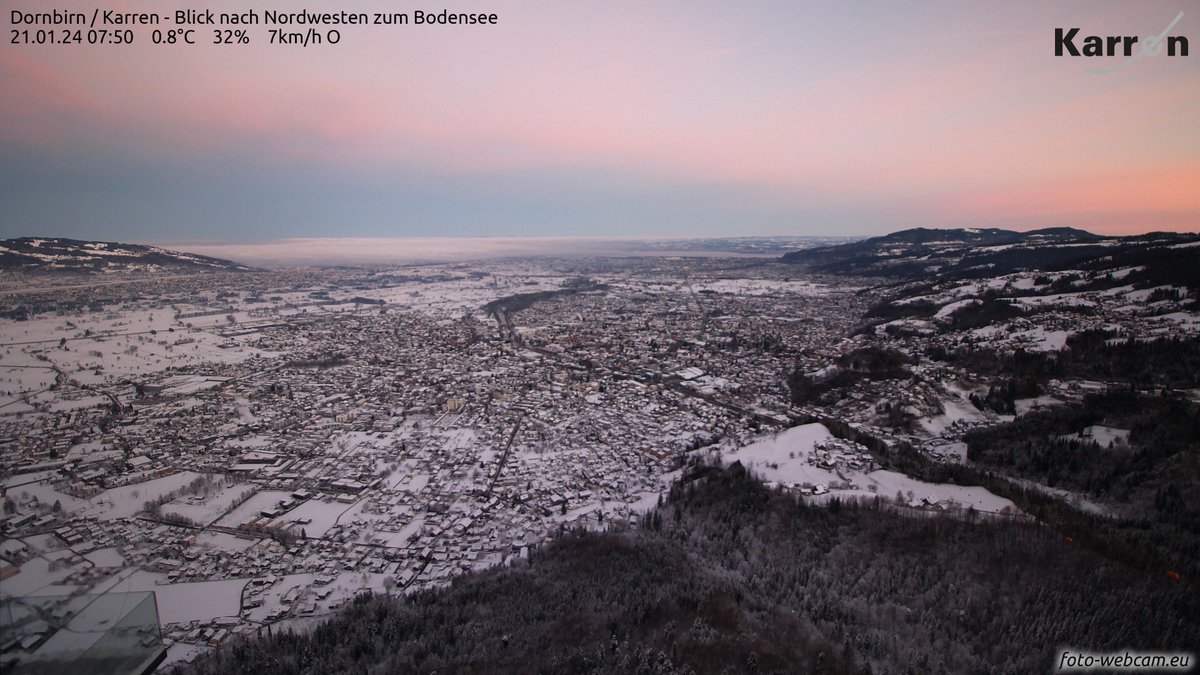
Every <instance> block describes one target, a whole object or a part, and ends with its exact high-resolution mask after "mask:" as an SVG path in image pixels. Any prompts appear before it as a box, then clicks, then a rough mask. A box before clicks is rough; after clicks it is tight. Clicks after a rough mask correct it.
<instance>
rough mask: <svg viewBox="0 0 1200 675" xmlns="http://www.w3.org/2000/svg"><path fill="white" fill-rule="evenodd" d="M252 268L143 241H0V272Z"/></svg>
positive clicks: (49, 238) (21, 238)
mask: <svg viewBox="0 0 1200 675" xmlns="http://www.w3.org/2000/svg"><path fill="white" fill-rule="evenodd" d="M252 269H253V268H252V267H247V266H246V265H241V264H239V263H235V262H233V261H230V260H223V259H221V258H210V257H208V256H203V255H197V254H194V253H183V252H180V251H172V250H170V249H165V248H160V247H158V246H146V245H143V244H122V243H117V242H106V241H81V240H78V239H65V238H55V237H20V238H17V239H2V240H0V270H4V271H28V272H76V273H90V274H97V273H113V272H135V271H170V270H175V271H192V272H200V271H206V270H207V271H231V272H245V271H250V270H252Z"/></svg>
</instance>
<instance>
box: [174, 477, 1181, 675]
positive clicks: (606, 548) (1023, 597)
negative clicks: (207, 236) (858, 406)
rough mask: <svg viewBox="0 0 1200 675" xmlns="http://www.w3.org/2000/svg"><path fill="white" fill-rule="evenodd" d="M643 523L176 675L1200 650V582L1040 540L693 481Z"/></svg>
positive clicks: (738, 668)
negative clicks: (1068, 649) (1199, 586)
mask: <svg viewBox="0 0 1200 675" xmlns="http://www.w3.org/2000/svg"><path fill="white" fill-rule="evenodd" d="M692 476H693V479H692V480H690V481H686V482H684V483H681V484H680V485H679V486H677V487H676V488H675V489H674V491H673V493H672V495H671V498H670V499H669V500H668V501H667V503H666V504H664V505H663V506H661V507H659V509H658V510H656V511H655V512H653V513H652V514H650V515H649V516H647V517H646V519H645V522H644V524H643V526H642V527H640V528H637V529H631V530H623V531H611V532H607V533H568V534H566V535H564V536H562V537H560V538H558V539H556V540H554V541H552V542H551V543H549V544H547V545H546V546H544V547H543V548H542V549H541V550H540V551H538V552H536V553H535V554H534V555H532V556H531V558H530V560H529V563H528V565H522V566H520V567H515V568H508V569H492V570H489V571H486V572H483V573H478V574H472V575H468V576H465V577H462V578H459V579H457V580H456V581H455V582H454V583H453V584H452V585H451V586H450V587H448V588H444V589H441V590H437V591H429V592H422V593H418V594H416V595H413V596H410V597H407V598H387V597H369V598H360V599H358V600H356V601H355V602H354V603H353V604H352V605H351V606H349V607H347V608H346V609H345V610H343V611H342V612H341V613H340V614H338V615H336V616H335V617H333V618H332V619H331V620H329V621H328V622H326V623H324V624H322V625H321V626H320V627H318V628H317V629H316V630H315V631H314V632H312V633H310V634H304V635H298V634H294V633H291V632H277V633H275V634H274V635H273V636H272V637H269V638H264V639H259V640H250V641H246V642H238V643H234V644H232V645H226V646H224V647H222V648H221V649H220V650H218V651H217V652H216V653H215V654H211V655H208V656H205V657H202V658H200V659H199V660H198V661H196V662H195V663H194V664H192V665H190V666H185V667H180V668H177V669H176V670H175V671H174V672H175V673H177V674H178V675H181V674H183V673H203V674H208V673H213V674H216V673H265V672H270V673H314V674H315V673H322V674H324V673H363V672H380V673H384V672H386V673H400V672H425V673H428V672H433V671H436V672H438V673H511V672H529V673H631V672H641V673H684V672H695V673H721V672H736V673H767V672H777V673H797V672H812V673H868V672H870V673H910V672H911V673H918V672H920V673H941V672H951V673H988V672H995V673H1030V672H1045V671H1047V670H1049V669H1050V667H1051V661H1052V658H1053V652H1054V651H1055V650H1056V649H1057V648H1058V647H1060V646H1070V647H1072V648H1075V649H1080V650H1092V651H1101V652H1103V651H1115V650H1118V649H1125V648H1128V647H1130V646H1136V647H1137V648H1138V649H1139V650H1142V651H1144V650H1154V649H1162V650H1175V651H1179V650H1184V649H1188V648H1194V646H1195V645H1197V644H1200V621H1198V620H1197V617H1200V593H1198V592H1197V588H1196V585H1195V580H1194V579H1190V578H1188V577H1186V576H1185V577H1184V578H1183V579H1181V580H1173V579H1172V578H1170V577H1168V576H1167V575H1165V574H1163V573H1162V572H1161V571H1156V570H1147V569H1137V568H1133V567H1130V566H1127V565H1125V564H1122V563H1118V562H1116V561H1114V560H1111V559H1107V558H1104V557H1102V556H1101V555H1099V554H1097V553H1095V552H1093V551H1091V550H1088V549H1087V548H1084V547H1082V546H1080V545H1078V544H1075V543H1073V542H1072V541H1070V540H1069V539H1068V538H1067V537H1066V536H1064V535H1063V533H1061V532H1055V531H1053V530H1052V529H1050V528H1048V527H1040V526H1032V525H1019V524H1015V523H999V522H974V523H972V522H964V521H962V520H953V519H950V518H943V517H911V516H906V515H899V514H896V513H893V512H891V511H890V510H888V509H887V508H883V507H874V506H849V505H842V504H839V503H836V502H835V503H833V504H832V505H831V506H830V507H828V508H825V507H810V506H805V505H802V504H798V503H797V502H796V501H795V499H794V498H793V497H791V496H789V495H785V494H782V493H778V492H773V491H769V490H768V489H766V488H765V487H763V486H762V485H761V484H760V483H759V482H757V481H756V480H754V479H753V478H752V477H750V476H747V475H746V473H745V471H743V470H742V469H741V466H740V465H739V464H734V465H733V466H732V467H731V468H730V469H727V470H722V469H713V468H708V469H703V468H702V469H698V470H694V471H693V472H692Z"/></svg>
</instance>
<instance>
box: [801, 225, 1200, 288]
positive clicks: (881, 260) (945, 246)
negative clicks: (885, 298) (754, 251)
mask: <svg viewBox="0 0 1200 675" xmlns="http://www.w3.org/2000/svg"><path fill="white" fill-rule="evenodd" d="M1198 241H1200V234H1180V233H1169V232H1151V233H1148V234H1143V235H1134V236H1127V237H1106V236H1103V235H1098V234H1094V233H1092V232H1088V231H1086V230H1080V229H1076V228H1072V227H1052V228H1045V229H1040V230H1030V231H1028V232H1016V231H1013V230H1002V229H999V228H959V229H944V230H942V229H930V228H913V229H908V230H901V231H898V232H893V233H891V234H887V235H883V236H881V237H872V238H870V239H864V240H861V241H856V242H851V243H848V244H841V245H837V246H825V247H820V248H810V249H804V250H800V251H793V252H791V253H787V254H785V255H784V256H783V258H782V260H783V262H786V263H792V264H797V265H804V266H806V267H808V268H810V269H811V270H813V271H816V272H824V273H832V274H851V275H861V276H892V277H899V278H905V279H914V278H920V277H924V276H928V275H930V274H938V275H941V276H961V277H970V276H990V275H996V274H1004V273H1007V272H1012V271H1016V270H1020V269H1036V270H1047V269H1059V268H1063V267H1069V266H1071V265H1075V264H1084V263H1087V262H1089V261H1090V262H1093V263H1094V262H1095V260H1096V259H1097V258H1102V257H1108V258H1111V259H1112V260H1113V262H1114V266H1115V265H1116V264H1117V263H1118V262H1120V260H1121V259H1123V258H1131V257H1137V256H1138V255H1140V254H1143V253H1145V252H1146V251H1147V250H1150V249H1164V250H1165V249H1170V248H1172V247H1179V246H1180V245H1183V244H1189V243H1191V242H1198ZM1181 254H1182V253H1181Z"/></svg>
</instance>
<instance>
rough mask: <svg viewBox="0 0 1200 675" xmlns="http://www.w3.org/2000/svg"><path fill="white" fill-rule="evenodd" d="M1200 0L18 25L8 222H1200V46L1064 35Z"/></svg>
mask: <svg viewBox="0 0 1200 675" xmlns="http://www.w3.org/2000/svg"><path fill="white" fill-rule="evenodd" d="M118 4H120V5H121V8H122V9H123V10H128V11H134V10H138V11H168V10H173V9H175V7H174V5H171V6H170V7H168V6H166V5H163V4H162V3H156V2H151V1H150V0H123V2H121V3H118ZM205 4H206V6H207V7H209V8H211V9H213V10H214V11H222V10H243V11H244V10H245V9H247V8H249V7H253V8H256V9H260V10H261V9H263V8H282V7H281V6H280V5H277V4H276V3H273V2H262V3H259V2H257V0H255V1H254V2H251V3H247V2H246V1H245V0H212V1H210V2H207V3H205ZM94 6H95V5H94V0H62V1H61V2H56V3H55V7H56V8H57V9H63V10H79V11H90V9H91V8H93V7H94ZM1193 7H1194V6H1193V5H1190V4H1185V3H1181V2H1179V1H1178V0H1176V1H1164V0H1149V1H1147V2H1138V3H1134V2H1124V1H1120V2H1118V1H1116V0H1097V1H1093V0H1064V1H1062V2H1054V3H1045V2H1038V1H1035V0H1016V1H1014V2H1006V3H1001V2H983V1H967V0H956V1H949V0H931V1H928V2H920V3H908V4H904V5H903V6H902V3H895V2H885V1H884V0H860V1H854V0H849V1H845V2H832V1H830V2H805V3H800V2H750V3H739V4H736V5H735V4H731V3H728V4H727V3H712V4H702V5H701V4H697V3H688V2H683V1H682V0H671V1H664V2H658V3H644V2H634V1H632V0H615V1H614V2H607V3H595V2H562V1H558V0H556V1H551V0H532V1H525V2H516V1H507V2H487V3H485V2H478V1H474V0H465V1H463V2H456V3H453V4H452V5H448V8H449V9H450V10H451V11H456V12H458V11H461V12H472V11H484V10H486V11H488V12H495V13H497V14H498V15H499V18H500V21H499V24H498V25H496V26H473V27H465V26H460V27H439V28H428V29H416V27H412V26H409V27H404V28H403V29H396V30H393V31H390V32H389V31H384V30H372V29H370V28H374V27H369V28H368V29H364V30H351V29H350V28H347V29H346V30H345V31H344V33H345V36H346V37H345V39H344V41H343V43H342V44H340V45H338V46H336V48H335V47H332V46H328V45H327V46H325V48H310V49H289V48H283V49H281V48H280V47H278V46H270V45H267V44H265V40H261V41H256V42H254V43H253V44H251V45H249V46H246V47H237V48H233V49H220V48H214V47H213V46H212V45H195V46H193V47H189V48H186V49H185V48H164V47H161V46H157V47H156V46H154V45H151V44H149V40H148V39H144V33H143V34H142V35H143V40H142V42H140V43H138V44H136V45H134V46H121V47H111V46H108V47H99V46H88V45H80V46H75V47H71V48H68V47H66V46H64V45H4V46H3V49H2V50H0V90H2V91H5V92H6V95H4V96H0V236H5V237H16V236H66V237H75V238H80V239H103V240H115V241H133V240H138V241H173V240H190V241H212V242H217V241H226V242H252V241H269V240H280V239H288V238H298V237H396V236H401V237H432V236H442V235H453V236H463V237H487V236H499V237H511V236H519V235H530V236H539V237H559V236H582V237H598V238H612V237H656V238H661V237H671V236H699V237H726V236H739V235H763V236H771V235H795V236H804V235H814V236H838V235H854V236H870V235H876V234H882V233H884V232H888V231H893V230H898V229H904V228H907V227H914V226H925V227H1001V228H1007V229H1022V230H1023V229H1034V228H1040V227H1052V226H1072V227H1079V228H1082V229H1087V230H1091V231H1094V232H1098V233H1102V234H1125V233H1134V232H1145V231H1150V230H1168V231H1195V230H1197V229H1200V115H1197V114H1196V110H1198V109H1200V54H1193V55H1189V56H1187V57H1175V58H1169V57H1166V56H1163V57H1159V58H1153V59H1151V58H1147V59H1141V60H1140V61H1138V62H1136V63H1133V64H1131V65H1130V66H1129V67H1128V68H1122V69H1120V70H1117V71H1115V72H1109V73H1095V72H1090V71H1089V70H1088V66H1087V65H1086V64H1084V63H1082V62H1081V60H1080V59H1078V58H1076V59H1071V58H1063V57H1056V56H1055V55H1054V30H1055V28H1056V27H1071V26H1079V27H1081V32H1082V33H1083V34H1098V35H1126V34H1132V35H1149V34H1152V33H1157V32H1158V31H1160V30H1162V28H1163V27H1164V26H1166V25H1167V24H1168V23H1169V22H1170V21H1171V20H1172V18H1173V17H1175V16H1176V15H1177V14H1178V13H1180V11H1181V10H1182V11H1183V16H1182V18H1181V19H1180V20H1179V21H1178V22H1177V23H1176V25H1175V26H1174V27H1173V28H1172V33H1173V34H1179V35H1185V36H1188V37H1190V38H1192V40H1191V41H1192V43H1193V47H1196V48H1200V7H1196V8H1194V9H1193ZM307 8H308V9H310V10H314V11H316V10H320V11H333V10H343V9H344V10H347V11H366V12H371V11H382V10H395V9H397V8H396V7H393V6H391V5H389V4H388V3H384V2H382V0H347V1H346V2H339V3H332V2H328V1H323V0H312V1H311V2H309V3H307ZM27 9H30V10H31V11H32V10H37V9H42V8H40V7H31V8H27ZM297 9H298V8H297ZM400 9H406V8H400ZM5 19H6V20H7V17H5ZM76 47H78V48H76Z"/></svg>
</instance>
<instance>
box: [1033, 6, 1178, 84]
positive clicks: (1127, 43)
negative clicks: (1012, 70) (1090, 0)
mask: <svg viewBox="0 0 1200 675" xmlns="http://www.w3.org/2000/svg"><path fill="white" fill-rule="evenodd" d="M1182 18H1183V12H1180V13H1179V14H1177V15H1175V18H1174V20H1172V21H1171V23H1169V24H1167V27H1166V28H1164V29H1163V30H1162V32H1161V33H1159V34H1158V35H1147V36H1146V37H1145V38H1143V39H1139V38H1138V36H1136V35H1104V36H1101V35H1087V36H1083V37H1080V35H1079V29H1078V28H1071V29H1069V30H1068V29H1064V28H1055V29H1054V55H1055V56H1084V57H1095V56H1119V57H1123V58H1122V60H1121V61H1120V62H1119V63H1117V64H1116V65H1114V66H1112V67H1110V68H1103V69H1098V70H1097V69H1091V68H1089V69H1088V70H1091V71H1092V72H1097V73H1106V72H1112V71H1114V70H1120V69H1121V68H1124V67H1126V66H1128V65H1129V64H1131V63H1133V62H1134V61H1137V60H1138V59H1140V58H1142V57H1143V56H1159V55H1160V54H1162V53H1163V47H1164V46H1165V47H1166V51H1167V56H1187V55H1188V39H1187V38H1186V37H1184V36H1182V35H1171V36H1168V35H1167V33H1169V32H1170V31H1171V29H1172V28H1174V27H1175V24H1177V23H1179V20H1180V19H1182ZM1135 48H1136V49H1135Z"/></svg>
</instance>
